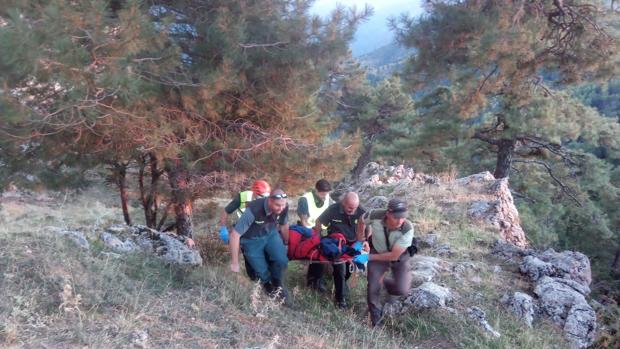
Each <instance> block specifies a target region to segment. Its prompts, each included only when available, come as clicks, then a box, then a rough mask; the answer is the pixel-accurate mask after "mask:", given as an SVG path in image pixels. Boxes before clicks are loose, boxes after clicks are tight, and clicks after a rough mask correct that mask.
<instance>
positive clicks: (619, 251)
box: [611, 242, 620, 273]
mask: <svg viewBox="0 0 620 349" xmlns="http://www.w3.org/2000/svg"><path fill="white" fill-rule="evenodd" d="M611 270H612V273H618V272H620V242H619V243H618V247H616V256H615V257H614V261H613V263H611Z"/></svg>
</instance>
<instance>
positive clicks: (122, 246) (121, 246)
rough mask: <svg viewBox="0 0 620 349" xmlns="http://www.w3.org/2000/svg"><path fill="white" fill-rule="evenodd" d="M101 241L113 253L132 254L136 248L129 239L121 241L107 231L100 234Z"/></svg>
mask: <svg viewBox="0 0 620 349" xmlns="http://www.w3.org/2000/svg"><path fill="white" fill-rule="evenodd" d="M101 240H103V243H104V244H105V245H106V246H107V247H108V248H110V249H111V250H113V251H115V252H123V253H125V252H134V251H136V250H137V248H138V247H137V246H136V244H135V243H134V242H133V241H131V239H130V238H127V239H126V240H125V241H123V240H121V239H119V238H118V237H116V236H115V235H113V234H111V233H109V232H107V231H106V232H104V233H102V234H101Z"/></svg>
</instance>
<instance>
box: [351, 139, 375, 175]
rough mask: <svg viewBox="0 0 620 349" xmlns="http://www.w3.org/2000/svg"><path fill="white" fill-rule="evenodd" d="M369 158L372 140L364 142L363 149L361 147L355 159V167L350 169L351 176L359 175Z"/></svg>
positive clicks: (370, 157) (370, 156)
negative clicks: (360, 151)
mask: <svg viewBox="0 0 620 349" xmlns="http://www.w3.org/2000/svg"><path fill="white" fill-rule="evenodd" d="M371 159H372V142H369V143H365V144H364V149H362V153H361V154H360V157H359V158H358V159H357V163H356V164H355V167H353V170H352V171H351V173H352V174H353V176H354V177H359V175H360V174H361V173H362V171H363V170H364V167H366V165H368V163H369V162H370V160H371Z"/></svg>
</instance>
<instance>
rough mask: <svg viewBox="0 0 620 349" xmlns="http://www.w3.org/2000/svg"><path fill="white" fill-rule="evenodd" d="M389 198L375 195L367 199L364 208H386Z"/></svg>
mask: <svg viewBox="0 0 620 349" xmlns="http://www.w3.org/2000/svg"><path fill="white" fill-rule="evenodd" d="M388 201H389V199H388V198H386V197H385V196H373V197H371V198H370V199H368V200H367V201H366V203H365V204H364V208H365V209H367V210H374V209H384V208H386V207H387V204H388Z"/></svg>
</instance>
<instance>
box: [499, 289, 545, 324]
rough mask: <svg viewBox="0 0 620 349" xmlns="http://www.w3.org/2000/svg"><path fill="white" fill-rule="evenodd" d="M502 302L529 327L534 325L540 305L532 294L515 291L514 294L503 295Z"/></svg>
mask: <svg viewBox="0 0 620 349" xmlns="http://www.w3.org/2000/svg"><path fill="white" fill-rule="evenodd" d="M501 302H502V303H503V304H504V305H506V306H507V307H508V309H509V310H510V311H511V312H512V313H514V314H515V315H516V316H517V317H518V318H519V319H521V320H522V321H523V322H525V323H526V324H527V325H528V326H529V327H532V323H533V322H534V319H535V317H536V314H537V312H538V305H537V304H536V301H535V300H534V298H532V296H530V295H528V294H525V293H522V292H515V293H514V294H513V295H512V296H508V295H505V296H504V297H502V300H501Z"/></svg>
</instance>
